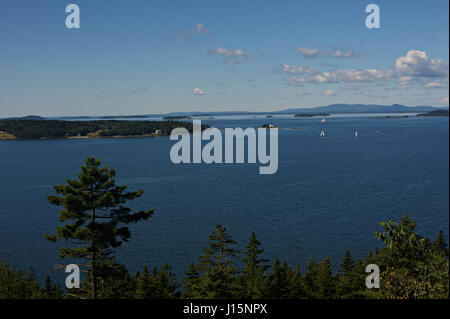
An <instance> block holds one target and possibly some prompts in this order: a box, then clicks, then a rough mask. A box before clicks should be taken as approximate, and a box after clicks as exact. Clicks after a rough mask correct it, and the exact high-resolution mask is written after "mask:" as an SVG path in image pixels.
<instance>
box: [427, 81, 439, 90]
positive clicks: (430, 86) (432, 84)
mask: <svg viewBox="0 0 450 319" xmlns="http://www.w3.org/2000/svg"><path fill="white" fill-rule="evenodd" d="M425 87H426V88H428V89H436V88H441V87H442V84H441V83H439V82H428V83H426V84H425Z"/></svg>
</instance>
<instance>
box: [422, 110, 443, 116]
mask: <svg viewBox="0 0 450 319" xmlns="http://www.w3.org/2000/svg"><path fill="white" fill-rule="evenodd" d="M417 116H443V117H448V110H435V111H431V112H428V113H421V114H417Z"/></svg>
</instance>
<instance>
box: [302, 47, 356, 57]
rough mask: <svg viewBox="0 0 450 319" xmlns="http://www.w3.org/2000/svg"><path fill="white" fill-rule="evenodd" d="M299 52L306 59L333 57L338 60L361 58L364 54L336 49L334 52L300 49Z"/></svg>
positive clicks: (352, 50) (351, 50)
mask: <svg viewBox="0 0 450 319" xmlns="http://www.w3.org/2000/svg"><path fill="white" fill-rule="evenodd" d="M297 51H298V52H300V53H301V54H302V55H303V56H304V57H306V58H322V57H326V56H333V57H336V58H359V57H362V56H363V54H362V53H361V52H356V51H355V50H354V49H352V48H350V49H335V50H334V51H323V50H319V49H317V48H308V47H299V48H297Z"/></svg>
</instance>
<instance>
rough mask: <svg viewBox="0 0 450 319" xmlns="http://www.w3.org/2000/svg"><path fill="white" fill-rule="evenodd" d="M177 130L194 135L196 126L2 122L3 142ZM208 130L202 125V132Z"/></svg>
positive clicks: (160, 133) (163, 133)
mask: <svg viewBox="0 0 450 319" xmlns="http://www.w3.org/2000/svg"><path fill="white" fill-rule="evenodd" d="M177 127H184V128H186V129H187V130H188V131H189V132H191V133H192V123H189V122H177V121H118V120H96V121H63V120H23V119H19V120H18V119H4V120H0V140H16V139H20V140H36V139H61V138H105V137H110V138H119V137H150V136H167V135H170V132H171V131H172V130H173V129H175V128H177ZM207 127H208V126H207V125H202V130H204V129H206V128H207Z"/></svg>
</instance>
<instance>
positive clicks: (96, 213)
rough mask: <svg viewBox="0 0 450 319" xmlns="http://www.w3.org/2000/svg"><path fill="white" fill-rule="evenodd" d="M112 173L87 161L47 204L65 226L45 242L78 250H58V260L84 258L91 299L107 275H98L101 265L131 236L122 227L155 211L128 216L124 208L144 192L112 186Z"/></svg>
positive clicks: (96, 161) (60, 186)
mask: <svg viewBox="0 0 450 319" xmlns="http://www.w3.org/2000/svg"><path fill="white" fill-rule="evenodd" d="M115 174H116V173H115V171H114V170H113V169H108V167H101V162H100V160H96V159H94V158H92V157H89V158H87V159H86V161H85V165H84V166H82V167H81V173H80V174H79V175H78V179H76V180H67V185H56V186H54V189H55V191H56V193H57V194H58V195H59V196H53V195H52V196H48V197H47V199H48V201H49V202H50V203H51V204H53V205H57V206H62V207H63V209H62V210H61V211H60V216H59V220H60V221H61V222H67V223H66V224H64V226H61V227H57V228H56V235H47V236H46V238H47V239H48V240H50V241H53V242H56V241H58V240H65V241H70V242H71V243H72V244H74V245H81V247H77V248H71V247H70V248H61V249H60V253H59V255H60V257H62V258H66V257H72V258H83V259H87V260H88V265H87V268H88V272H89V278H90V286H91V287H90V289H91V293H90V296H91V298H93V299H95V298H97V295H98V291H97V285H98V281H99V279H101V278H103V277H107V274H102V273H100V272H99V269H97V268H101V267H100V265H101V263H104V262H108V261H110V259H111V256H112V252H113V249H114V248H116V247H119V246H121V245H122V243H123V242H127V241H128V240H129V239H130V237H131V233H130V230H129V229H128V227H125V226H122V225H123V224H129V223H131V222H138V221H141V220H146V219H148V218H149V217H150V216H152V214H153V212H154V210H148V211H139V212H137V213H131V209H130V208H127V207H125V206H123V205H124V204H125V203H126V202H127V201H129V200H133V199H136V198H139V197H140V196H141V195H142V194H143V190H138V191H136V192H128V191H126V189H127V186H125V185H123V186H117V185H116V184H115V180H114V177H115Z"/></svg>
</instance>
